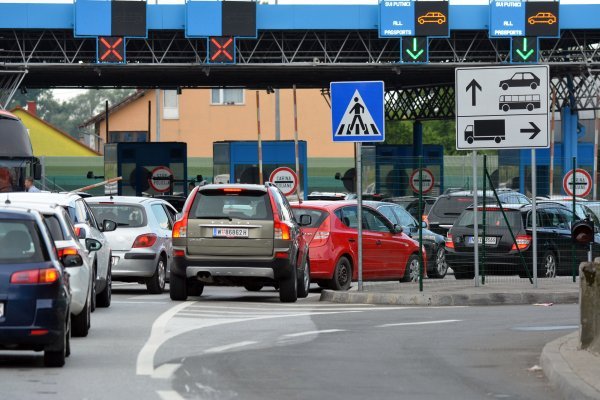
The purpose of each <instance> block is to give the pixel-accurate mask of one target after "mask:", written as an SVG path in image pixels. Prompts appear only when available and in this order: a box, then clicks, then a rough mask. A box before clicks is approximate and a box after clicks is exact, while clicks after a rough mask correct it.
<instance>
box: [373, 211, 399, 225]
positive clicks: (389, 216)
mask: <svg viewBox="0 0 600 400" xmlns="http://www.w3.org/2000/svg"><path fill="white" fill-rule="evenodd" d="M378 211H379V212H380V213H381V214H383V216H384V217H386V218H387V219H389V220H390V221H391V222H392V224H398V225H401V224H400V220H399V219H398V218H396V214H394V211H392V207H390V206H385V207H380V208H379V209H378Z"/></svg>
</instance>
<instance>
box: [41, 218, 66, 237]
mask: <svg viewBox="0 0 600 400" xmlns="http://www.w3.org/2000/svg"><path fill="white" fill-rule="evenodd" d="M44 222H46V226H47V227H48V230H49V231H50V235H52V239H53V240H65V232H64V231H63V230H62V226H61V225H60V221H59V220H58V218H57V217H56V215H44Z"/></svg>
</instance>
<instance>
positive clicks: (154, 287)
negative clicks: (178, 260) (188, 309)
mask: <svg viewBox="0 0 600 400" xmlns="http://www.w3.org/2000/svg"><path fill="white" fill-rule="evenodd" d="M166 280H167V267H166V262H165V258H164V256H162V255H161V256H160V257H159V259H158V262H157V263H156V268H155V269H154V274H153V275H152V276H151V277H150V278H147V279H146V289H147V290H148V293H150V294H161V293H162V292H164V290H165V282H166Z"/></svg>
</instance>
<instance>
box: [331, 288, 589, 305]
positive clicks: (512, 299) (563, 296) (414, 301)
mask: <svg viewBox="0 0 600 400" xmlns="http://www.w3.org/2000/svg"><path fill="white" fill-rule="evenodd" d="M320 301H330V302H333V303H347V304H382V305H404V306H493V305H523V304H534V303H554V304H575V303H578V302H579V292H578V291H569V292H558V293H547V292H546V293H543V292H542V293H539V292H520V293H506V292H490V293H465V294H452V293H448V294H445V293H425V292H423V293H397V292H394V293H391V292H388V293H386V292H352V291H349V292H348V291H346V292H338V291H334V290H327V289H325V290H323V291H322V292H321V298H320Z"/></svg>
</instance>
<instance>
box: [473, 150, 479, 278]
mask: <svg viewBox="0 0 600 400" xmlns="http://www.w3.org/2000/svg"><path fill="white" fill-rule="evenodd" d="M477 217H478V215H477V150H473V256H474V259H473V262H474V263H475V265H474V270H475V286H479V223H478V221H477Z"/></svg>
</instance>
